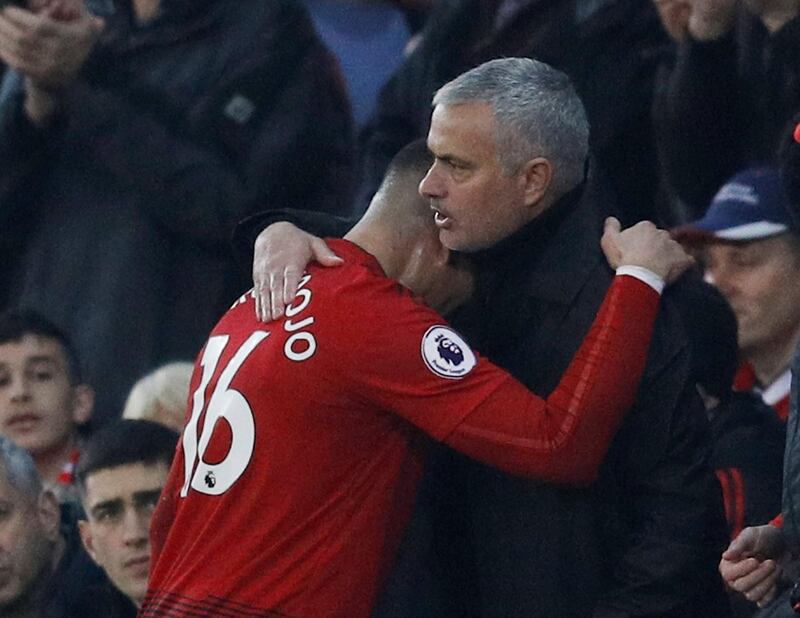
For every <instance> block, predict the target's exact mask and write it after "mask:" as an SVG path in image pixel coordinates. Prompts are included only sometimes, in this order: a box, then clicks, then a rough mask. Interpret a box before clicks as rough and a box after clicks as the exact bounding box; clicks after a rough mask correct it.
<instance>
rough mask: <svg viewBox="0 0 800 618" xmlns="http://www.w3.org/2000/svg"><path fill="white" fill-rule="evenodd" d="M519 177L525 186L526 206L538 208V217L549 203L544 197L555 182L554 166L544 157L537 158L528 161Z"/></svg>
mask: <svg viewBox="0 0 800 618" xmlns="http://www.w3.org/2000/svg"><path fill="white" fill-rule="evenodd" d="M518 175H519V178H520V182H521V183H522V185H523V187H522V188H523V195H524V200H525V205H526V206H530V207H534V208H536V209H537V212H536V215H538V214H539V213H540V211H543V210H544V209H545V208H546V206H547V203H548V202H549V200H545V199H544V197H545V195H547V191H548V190H549V189H550V184H551V183H552V180H553V164H552V163H550V161H549V160H548V159H545V158H544V157H536V158H534V159H531V160H530V161H526V162H525V163H524V164H523V165H522V168H521V169H520V171H519V174H518Z"/></svg>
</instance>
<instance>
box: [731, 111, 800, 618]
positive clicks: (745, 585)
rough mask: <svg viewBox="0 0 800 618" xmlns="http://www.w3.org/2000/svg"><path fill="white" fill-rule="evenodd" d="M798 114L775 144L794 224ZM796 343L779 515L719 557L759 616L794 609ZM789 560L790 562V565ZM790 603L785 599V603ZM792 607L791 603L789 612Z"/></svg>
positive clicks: (797, 217)
mask: <svg viewBox="0 0 800 618" xmlns="http://www.w3.org/2000/svg"><path fill="white" fill-rule="evenodd" d="M798 122H800V115H796V116H795V117H794V121H793V122H792V124H791V125H790V126H791V129H790V130H789V131H784V134H783V140H782V143H781V148H780V151H779V152H780V163H781V175H782V178H783V181H784V185H785V188H786V193H787V197H788V200H789V203H790V205H791V215H792V217H793V219H794V222H795V224H796V225H800V124H796V123H798ZM798 376H800V347H799V348H798V349H797V350H795V356H794V361H793V364H792V390H791V401H790V406H789V419H788V420H787V422H786V450H785V452H784V462H783V466H784V468H783V501H782V508H781V515H780V516H778V517H776V518H775V519H774V520H773V521H772V522H770V523H769V524H767V525H764V526H756V527H753V528H745V529H744V531H743V532H742V534H741V535H739V537H738V538H736V539H734V540H733V542H732V543H731V544H730V546H729V547H728V549H727V550H726V551H725V553H723V554H722V559H721V561H720V565H719V568H720V572H721V573H722V577H723V578H724V579H725V581H726V583H727V584H728V585H729V586H730V587H731V588H732V589H733V590H735V591H737V592H740V593H741V594H743V595H744V596H745V598H747V599H748V600H750V601H755V602H757V603H758V604H759V606H764V607H765V609H764V610H762V612H761V613H760V614H759V615H760V616H763V618H779V617H788V616H794V615H797V614H796V613H795V612H797V613H800V587H798V586H797V585H795V587H794V590H792V588H791V584H792V583H797V582H799V581H800V579H798V573H799V572H800V571H799V570H798V564H797V562H796V559H797V550H798V548H800V411H798V402H799V401H800V380H798ZM792 558H794V560H795V562H794V563H791V560H792ZM790 601H791V603H790ZM792 605H794V607H796V608H797V609H795V610H794V611H793V610H792Z"/></svg>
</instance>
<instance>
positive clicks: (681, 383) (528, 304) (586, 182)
mask: <svg viewBox="0 0 800 618" xmlns="http://www.w3.org/2000/svg"><path fill="white" fill-rule="evenodd" d="M587 142H588V124H587V121H586V117H585V113H584V111H583V106H582V105H581V102H580V100H579V99H578V97H577V95H576V93H575V91H574V89H573V88H572V86H571V84H570V82H569V80H568V79H567V78H566V76H564V75H563V74H562V73H560V72H559V71H556V70H555V69H553V68H552V67H550V66H548V65H546V64H544V63H541V62H537V61H534V60H530V59H519V58H506V59H502V60H495V61H491V62H488V63H485V64H483V65H481V66H479V67H477V68H475V69H472V70H470V71H468V72H467V73H465V74H463V75H461V76H460V77H458V78H456V79H455V80H453V81H452V82H450V83H449V84H446V85H445V86H444V87H443V88H442V89H440V90H439V92H437V94H436V97H435V98H434V110H433V116H432V119H431V127H430V131H429V133H428V147H429V149H430V150H431V152H432V153H433V155H434V158H435V159H434V163H433V165H432V166H431V168H430V170H429V171H428V174H427V175H426V177H425V178H424V179H423V181H422V183H421V184H420V192H421V193H422V194H423V195H424V196H425V197H427V198H428V199H429V200H430V205H431V208H432V210H433V213H434V217H435V221H436V224H437V226H438V229H439V238H440V240H441V242H442V244H443V245H444V246H445V247H447V248H448V249H451V250H456V251H464V252H470V253H472V254H473V256H474V258H475V260H476V262H477V263H478V265H479V271H480V272H479V274H478V277H477V285H476V288H477V289H476V293H475V294H474V296H473V298H472V300H471V302H470V303H469V305H468V306H467V307H466V308H464V309H463V310H461V311H460V312H459V313H458V314H457V315H455V316H452V322H453V323H454V325H455V326H456V327H457V328H458V329H459V330H460V331H461V332H462V333H464V334H466V335H467V336H468V337H469V338H470V339H471V340H472V341H473V344H474V345H476V347H477V348H479V349H481V350H484V351H485V352H486V354H487V356H488V357H489V358H490V359H491V360H492V361H493V362H495V363H497V364H498V365H500V366H501V367H503V368H505V369H507V370H508V371H510V372H511V373H512V374H513V375H514V376H515V377H516V378H518V379H519V380H521V381H522V382H523V383H524V384H525V385H526V386H527V387H528V388H530V389H531V390H533V391H534V392H542V393H549V392H552V390H553V388H554V387H555V385H556V384H557V383H558V379H559V376H560V375H561V374H562V373H563V371H564V369H565V368H566V366H567V364H568V363H569V360H570V358H571V357H572V355H573V354H574V353H575V351H576V350H577V348H578V346H579V345H580V343H581V341H582V339H583V338H584V337H585V335H586V333H587V331H588V329H589V326H590V324H591V322H592V319H593V318H594V316H595V314H596V312H597V309H598V307H599V306H600V303H601V301H602V298H603V295H604V294H605V291H606V289H607V288H608V285H609V282H610V280H611V279H610V277H611V272H610V271H609V269H608V267H607V265H606V264H605V263H604V260H603V256H602V254H601V252H600V251H599V249H598V245H597V239H598V238H599V236H600V230H601V229H602V221H603V216H604V215H607V214H613V201H612V198H611V197H610V194H609V192H608V190H607V189H606V187H605V185H604V178H603V177H602V175H594V174H592V173H589V174H588V175H586V174H584V170H585V169H587V168H588V167H590V166H588V157H587V152H588V145H587ZM283 215H284V218H286V213H283ZM275 220H278V218H277V217H276V216H273V217H272V221H275ZM294 220H295V221H300V222H303V221H304V219H303V217H302V216H300V217H298V216H296V215H295V216H294ZM265 222H268V219H264V218H262V219H261V220H260V223H262V224H263V223H265ZM317 230H320V231H322V230H321V228H319V226H318V227H317ZM251 238H252V236H251ZM309 259H316V260H317V261H320V262H322V263H324V264H327V265H335V264H336V263H337V261H336V259H335V256H334V255H333V254H332V252H330V251H329V250H326V249H325V248H324V247H323V245H322V244H321V243H320V241H319V240H318V239H314V238H313V237H309V236H308V235H306V234H304V233H300V232H297V231H295V230H293V228H292V227H291V226H290V225H289V224H287V223H285V222H282V223H279V224H276V225H274V226H270V227H269V228H268V229H267V230H265V231H263V232H261V234H260V235H259V236H258V238H257V239H256V241H255V260H254V279H255V284H256V291H257V300H258V304H259V312H260V315H261V317H262V319H270V318H274V317H278V316H280V315H281V314H282V313H283V305H284V303H286V302H289V301H290V300H291V298H292V296H293V294H294V288H295V287H296V282H297V279H299V275H300V273H302V271H303V266H304V265H305V263H307V261H308V260H309ZM411 530H412V534H410V535H409V536H408V537H407V539H406V541H407V542H406V546H405V548H404V550H403V551H402V552H401V555H400V564H399V566H398V568H397V569H396V571H395V577H394V579H393V581H392V584H391V585H390V587H389V589H388V590H387V591H386V593H385V595H384V603H383V607H382V608H381V610H380V612H379V615H381V616H414V617H415V618H418V617H427V616H431V617H436V618H440V617H442V616H454V617H455V616H458V617H461V616H480V617H494V616H497V617H498V618H499V617H503V618H507V617H517V616H519V617H520V618H522V617H529V616H547V617H550V616H553V617H559V618H561V617H574V616H592V617H594V618H601V617H602V618H606V617H609V618H610V617H617V616H625V617H632V616H659V617H675V618H678V617H680V618H693V617H697V618H699V617H701V616H702V617H703V618H709V617H712V616H726V615H728V611H729V610H728V607H727V602H726V599H725V597H724V593H723V590H722V586H721V582H720V579H719V576H718V575H717V573H716V561H717V557H716V556H715V552H717V551H718V550H719V549H720V548H721V547H722V546H723V545H724V542H725V531H724V519H723V516H722V508H721V501H720V495H719V488H718V486H717V484H716V479H715V478H714V475H713V472H712V470H711V469H710V467H709V466H708V427H707V423H706V420H705V417H704V413H703V409H702V404H701V402H700V401H699V399H698V396H697V393H696V392H695V391H694V386H693V384H692V383H691V382H690V379H689V350H688V346H687V343H686V340H685V337H684V335H683V334H682V332H681V327H680V324H679V317H678V315H677V314H676V313H675V311H674V308H671V307H670V306H669V302H668V300H667V302H665V306H664V307H663V309H662V312H661V314H660V316H659V320H658V322H657V324H656V331H655V334H654V338H653V341H652V344H651V347H650V352H649V357H648V364H647V369H646V371H645V376H644V379H643V382H642V385H641V387H640V389H639V393H638V396H637V399H636V402H635V404H634V406H633V408H632V409H631V410H630V411H629V414H628V416H627V417H626V419H625V421H624V422H623V425H622V428H621V430H620V433H619V434H618V435H617V437H616V439H615V442H614V444H613V445H612V448H611V450H610V452H609V454H608V456H607V457H606V459H605V463H604V466H603V469H602V470H601V475H600V479H599V481H598V482H597V483H596V484H595V485H594V486H593V487H590V488H588V489H565V488H559V487H555V486H552V485H549V484H543V483H535V482H532V481H526V480H521V479H518V478H513V477H511V476H509V475H507V474H503V473H502V472H500V471H498V470H497V469H495V468H492V467H489V466H486V465H483V464H480V463H477V462H472V461H469V460H467V459H466V458H463V457H460V456H458V455H456V454H451V453H444V452H443V453H439V455H438V457H437V461H435V462H433V465H432V466H431V474H429V476H428V478H427V485H423V487H422V488H421V492H420V498H419V499H418V509H417V514H416V519H415V520H414V521H413V522H412V527H411Z"/></svg>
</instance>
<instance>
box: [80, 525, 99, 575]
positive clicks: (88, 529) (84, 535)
mask: <svg viewBox="0 0 800 618" xmlns="http://www.w3.org/2000/svg"><path fill="white" fill-rule="evenodd" d="M78 532H79V533H80V535H81V543H83V548H84V549H85V550H86V553H87V554H89V556H90V557H91V559H92V560H93V561H94V562H95V564H98V565H99V564H100V563H99V562H97V553H96V552H95V550H94V535H93V534H92V524H90V523H89V522H88V521H86V520H85V519H80V520H78Z"/></svg>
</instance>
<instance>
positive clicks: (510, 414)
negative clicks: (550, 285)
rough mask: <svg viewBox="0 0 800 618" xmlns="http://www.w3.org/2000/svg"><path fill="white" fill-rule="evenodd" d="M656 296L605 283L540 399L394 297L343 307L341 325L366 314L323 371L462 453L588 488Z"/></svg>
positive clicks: (634, 285)
mask: <svg viewBox="0 0 800 618" xmlns="http://www.w3.org/2000/svg"><path fill="white" fill-rule="evenodd" d="M383 292H385V290H384V291H383ZM658 301H659V295H658V293H657V292H656V291H655V290H653V289H652V288H650V287H649V286H648V285H647V284H645V283H643V282H641V281H639V280H638V279H635V278H633V277H629V276H617V277H615V279H614V282H613V284H612V285H611V287H610V288H609V291H608V293H607V295H606V298H605V301H604V302H603V305H602V306H601V308H600V311H599V313H598V315H597V318H596V319H595V321H594V323H593V325H592V328H591V330H590V331H589V333H588V335H587V337H586V338H585V340H584V342H583V344H582V345H581V347H580V349H579V350H578V352H577V353H576V356H575V358H574V359H573V361H572V363H571V364H570V366H569V367H568V368H567V370H566V372H565V374H564V376H563V377H562V379H561V382H560V383H559V385H558V386H557V387H556V389H555V390H554V391H553V393H552V394H551V395H550V396H549V397H548V398H547V399H543V398H541V397H538V396H536V395H534V394H533V393H531V392H530V391H528V390H527V389H526V388H525V387H524V386H523V385H522V384H521V383H519V382H517V381H516V380H514V379H513V378H512V377H511V376H510V375H509V374H507V373H506V372H504V371H503V370H501V369H500V368H498V367H496V366H494V365H492V364H491V363H490V362H488V361H487V360H486V359H485V358H482V357H480V356H479V355H477V354H475V353H474V352H473V351H472V350H471V349H470V348H469V346H468V345H467V344H466V342H465V341H464V340H463V339H462V338H461V337H460V336H459V335H458V334H457V333H455V331H453V330H452V329H450V328H449V327H448V326H447V325H446V324H445V323H444V322H443V321H442V319H441V318H440V317H439V316H438V315H437V314H436V313H435V312H433V311H431V310H430V309H428V308H426V307H424V306H422V305H420V304H419V303H417V302H415V301H414V300H412V299H411V298H408V297H399V296H397V295H396V293H395V294H394V295H388V294H383V299H382V301H381V302H376V303H365V302H364V301H361V302H360V303H358V306H357V307H351V309H352V310H353V312H351V315H350V317H351V318H353V317H355V316H356V315H357V314H358V313H359V310H358V309H359V308H361V309H366V308H367V307H366V306H365V305H369V311H368V312H367V315H364V316H363V318H364V319H363V320H356V321H357V322H359V323H360V324H361V327H360V328H358V330H357V332H356V331H353V332H350V333H345V332H343V331H340V336H345V337H347V338H348V340H349V341H350V343H351V347H350V350H349V354H348V360H347V361H346V362H343V363H339V364H338V366H337V367H335V368H334V371H338V372H340V373H341V372H343V373H344V374H346V375H342V376H341V377H342V379H345V380H346V381H347V383H349V384H352V385H353V386H354V391H355V392H358V393H359V397H360V398H362V399H363V400H364V402H365V403H368V404H369V405H373V406H379V407H380V408H382V409H384V410H387V411H390V412H392V413H394V414H397V415H398V416H400V417H402V418H404V419H406V420H407V421H409V422H410V423H412V424H413V425H415V426H416V427H418V428H420V429H421V430H423V431H424V432H426V433H427V434H429V435H431V436H432V437H434V438H436V439H437V440H440V441H443V442H445V443H447V444H448V445H450V446H452V447H453V448H455V449H457V450H459V451H461V452H463V453H464V454H466V455H468V456H470V457H473V458H475V459H478V460H480V461H482V462H484V463H487V464H490V465H494V466H496V467H498V468H500V469H502V470H504V471H506V472H509V473H512V474H518V475H523V476H529V477H532V478H537V479H541V480H547V481H553V482H565V483H588V482H591V481H592V480H593V479H594V478H595V476H596V474H597V470H598V468H599V466H600V463H601V461H602V458H603V456H604V455H605V452H606V451H607V449H608V446H609V444H610V442H611V439H612V437H613V435H614V433H615V431H616V429H617V427H618V426H619V423H620V422H621V420H622V417H623V415H624V413H625V411H626V410H627V409H628V408H629V407H630V406H631V405H632V403H633V401H634V398H635V394H636V388H637V386H638V383H639V380H640V378H641V376H642V373H643V371H644V366H645V361H646V356H647V348H648V345H649V342H650V337H651V335H652V329H653V324H654V322H655V317H656V314H657V311H658V304H659V302H658ZM350 324H351V326H350V328H352V321H351V322H350ZM344 330H345V331H346V330H349V329H344ZM355 359H357V362H356V360H355Z"/></svg>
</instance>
